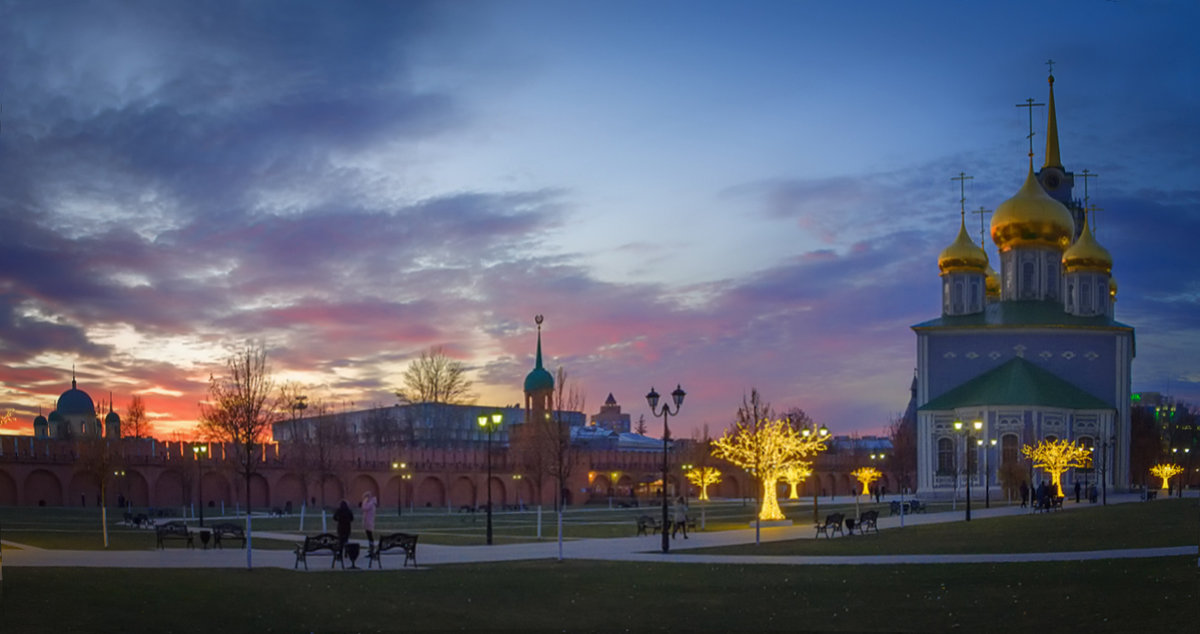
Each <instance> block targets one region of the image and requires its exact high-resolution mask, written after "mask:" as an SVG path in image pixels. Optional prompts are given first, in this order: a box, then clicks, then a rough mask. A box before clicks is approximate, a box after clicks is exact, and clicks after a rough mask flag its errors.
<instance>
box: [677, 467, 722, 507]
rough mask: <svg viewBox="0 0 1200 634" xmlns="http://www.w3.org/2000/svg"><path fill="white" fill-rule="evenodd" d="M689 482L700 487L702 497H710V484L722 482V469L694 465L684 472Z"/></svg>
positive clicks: (703, 498)
mask: <svg viewBox="0 0 1200 634" xmlns="http://www.w3.org/2000/svg"><path fill="white" fill-rule="evenodd" d="M684 475H685V476H686V477H687V479H688V482H691V483H692V484H694V485H696V486H698V487H700V499H701V500H707V499H708V485H710V484H718V483H720V482H721V471H720V470H719V469H717V468H716V467H692V469H691V470H690V471H688V472H687V473H685V474H684Z"/></svg>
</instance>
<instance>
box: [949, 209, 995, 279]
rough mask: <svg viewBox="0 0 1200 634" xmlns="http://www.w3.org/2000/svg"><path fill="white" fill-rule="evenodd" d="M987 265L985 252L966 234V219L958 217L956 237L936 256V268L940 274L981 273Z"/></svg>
mask: <svg viewBox="0 0 1200 634" xmlns="http://www.w3.org/2000/svg"><path fill="white" fill-rule="evenodd" d="M987 265H988V257H987V253H986V252H984V250H983V249H981V248H980V247H979V246H978V245H976V244H975V243H974V242H973V241H972V240H971V236H969V235H967V225H966V220H965V219H960V220H959V224H958V237H957V238H955V239H954V242H952V243H951V244H950V246H948V247H946V248H945V249H943V250H942V253H941V255H939V256H938V270H939V271H941V275H947V274H949V273H963V272H974V273H983V271H984V269H985V268H987Z"/></svg>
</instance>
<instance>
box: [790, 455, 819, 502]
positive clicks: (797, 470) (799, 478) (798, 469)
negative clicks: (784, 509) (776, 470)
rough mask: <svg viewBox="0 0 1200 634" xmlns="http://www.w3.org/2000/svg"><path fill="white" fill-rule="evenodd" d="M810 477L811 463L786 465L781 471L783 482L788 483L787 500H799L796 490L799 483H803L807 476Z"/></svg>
mask: <svg viewBox="0 0 1200 634" xmlns="http://www.w3.org/2000/svg"><path fill="white" fill-rule="evenodd" d="M810 475H812V463H811V462H796V463H793V464H790V465H788V466H787V467H785V468H784V470H783V481H784V482H787V483H788V487H789V488H788V499H789V500H799V499H800V493H799V491H798V490H797V489H798V487H799V486H800V483H801V482H804V480H805V479H806V478H808V476H810Z"/></svg>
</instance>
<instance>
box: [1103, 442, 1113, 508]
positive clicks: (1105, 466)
mask: <svg viewBox="0 0 1200 634" xmlns="http://www.w3.org/2000/svg"><path fill="white" fill-rule="evenodd" d="M1109 447H1112V448H1113V449H1116V448H1117V437H1116V436H1109V438H1108V439H1107V440H1105V441H1103V442H1101V443H1100V448H1101V449H1103V450H1104V452H1103V455H1102V456H1101V457H1100V491H1101V495H1102V496H1103V498H1102V504H1104V505H1105V506H1107V505H1108V448H1109Z"/></svg>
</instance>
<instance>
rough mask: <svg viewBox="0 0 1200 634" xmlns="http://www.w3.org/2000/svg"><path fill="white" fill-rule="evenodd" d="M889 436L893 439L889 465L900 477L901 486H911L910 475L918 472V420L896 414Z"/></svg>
mask: <svg viewBox="0 0 1200 634" xmlns="http://www.w3.org/2000/svg"><path fill="white" fill-rule="evenodd" d="M888 436H890V437H891V440H892V453H891V454H889V455H888V457H887V460H888V466H890V467H891V468H892V470H893V472H894V473H895V474H896V475H897V476H899V477H900V486H901V487H909V486H910V482H911V480H910V479H909V476H910V475H911V474H915V473H916V472H917V420H916V418H911V419H910V418H905V417H903V416H896V417H895V418H893V419H892V421H891V423H889V424H888Z"/></svg>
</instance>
